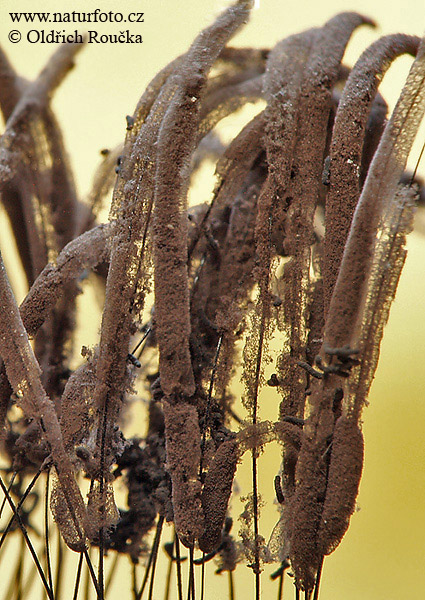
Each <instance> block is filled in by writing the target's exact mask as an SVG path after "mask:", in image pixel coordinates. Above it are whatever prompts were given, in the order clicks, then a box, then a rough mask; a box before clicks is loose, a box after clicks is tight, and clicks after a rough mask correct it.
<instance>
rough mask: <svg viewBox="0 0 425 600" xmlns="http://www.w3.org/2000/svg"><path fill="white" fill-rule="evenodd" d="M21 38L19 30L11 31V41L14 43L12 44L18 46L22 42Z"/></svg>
mask: <svg viewBox="0 0 425 600" xmlns="http://www.w3.org/2000/svg"><path fill="white" fill-rule="evenodd" d="M21 37H22V35H21V32H20V31H18V30H17V29H12V31H9V40H10V41H11V42H12V44H17V43H18V42H20V41H21Z"/></svg>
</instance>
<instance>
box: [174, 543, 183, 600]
mask: <svg viewBox="0 0 425 600" xmlns="http://www.w3.org/2000/svg"><path fill="white" fill-rule="evenodd" d="M175 540H176V562H177V569H176V570H177V592H178V599H179V600H183V585H182V561H181V558H180V540H179V536H178V535H177V533H175Z"/></svg>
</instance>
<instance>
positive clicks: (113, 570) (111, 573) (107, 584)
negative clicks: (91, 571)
mask: <svg viewBox="0 0 425 600" xmlns="http://www.w3.org/2000/svg"><path fill="white" fill-rule="evenodd" d="M118 558H119V553H118V552H115V555H114V559H113V561H112V565H111V568H110V569H109V573H108V577H107V578H106V582H105V597H106V596H107V595H108V591H109V588H110V587H111V584H112V580H113V578H114V575H115V573H116V572H117V565H118ZM133 566H134V571H135V567H136V565H134V563H133ZM133 578H134V577H133Z"/></svg>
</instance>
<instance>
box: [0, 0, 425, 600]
mask: <svg viewBox="0 0 425 600" xmlns="http://www.w3.org/2000/svg"><path fill="white" fill-rule="evenodd" d="M252 4H253V3H252V2H251V1H249V0H239V1H237V2H235V3H234V4H233V5H232V6H231V7H230V8H228V9H227V10H225V11H224V12H223V13H222V14H221V15H220V16H219V17H218V18H217V19H216V21H215V22H214V23H213V24H212V25H211V26H210V27H207V28H206V29H205V30H204V31H202V32H201V33H200V34H199V35H198V36H197V38H196V39H195V41H194V42H193V44H192V46H190V48H189V50H188V51H187V52H186V53H185V54H183V55H182V56H180V57H178V58H176V59H175V60H174V61H172V62H171V63H170V64H169V65H167V66H166V67H165V68H164V69H162V70H161V71H160V72H159V73H158V74H157V75H156V76H155V77H154V79H153V80H152V81H151V83H150V84H149V85H148V87H147V89H146V91H145V93H144V94H143V95H142V97H141V98H140V100H139V102H138V104H137V106H136V109H135V112H134V114H133V116H132V117H127V134H126V139H125V142H124V144H123V145H122V146H118V147H117V148H115V149H114V150H112V151H102V155H103V157H104V158H103V160H102V163H101V165H100V167H99V169H98V171H97V173H96V175H95V179H94V183H93V187H92V191H91V193H90V195H89V197H88V198H87V202H86V204H84V205H83V204H82V203H80V202H79V200H78V199H77V195H76V191H75V187H74V183H73V178H72V173H71V171H70V168H69V165H68V162H67V158H66V151H65V148H64V144H63V140H62V136H61V132H60V129H59V126H58V123H57V121H56V118H55V116H54V114H53V111H52V108H51V106H50V98H51V95H52V93H53V92H54V90H55V89H56V87H57V86H58V85H59V83H60V82H61V81H62V79H63V78H64V76H65V75H66V73H67V72H68V71H69V70H70V69H71V67H72V66H73V60H74V56H75V53H76V52H77V51H78V50H79V49H80V47H81V45H75V44H72V45H64V46H61V47H60V48H59V50H58V51H57V52H55V54H54V55H53V57H52V59H51V60H50V61H49V63H48V65H47V67H46V69H44V70H43V71H42V73H41V74H40V75H39V77H38V78H37V79H36V80H35V81H34V82H31V83H27V82H24V81H23V80H21V79H20V78H19V77H18V75H17V74H16V73H15V72H14V71H13V68H12V66H11V65H10V64H9V62H8V60H7V58H6V57H5V55H4V54H3V53H1V52H0V108H1V110H2V113H3V116H4V119H5V131H4V134H3V136H2V137H1V139H0V191H1V197H2V202H3V206H4V207H5V210H6V212H7V214H8V217H9V221H10V224H11V228H12V231H13V233H14V235H15V237H16V238H17V240H18V253H19V258H20V260H21V263H22V267H23V270H24V272H25V275H26V279H27V283H28V287H29V291H28V294H27V296H26V297H25V299H24V301H23V302H22V304H21V306H20V308H19V309H18V307H17V305H16V301H15V298H14V296H13V292H12V290H11V288H10V284H9V281H8V278H7V275H6V272H5V268H4V265H3V264H2V262H1V264H0V355H1V358H2V363H1V365H0V421H1V427H2V431H1V436H0V437H1V442H2V448H3V450H4V454H5V457H6V458H7V460H9V463H8V470H9V471H10V472H14V475H13V478H17V479H18V480H19V482H20V484H21V482H22V481H24V480H25V478H26V477H27V475H28V474H29V475H31V476H32V475H33V474H34V472H36V473H38V474H37V477H39V475H40V473H42V471H43V470H47V469H49V468H53V469H54V471H53V475H54V477H53V479H52V480H53V484H52V492H51V499H50V507H51V512H52V513H53V517H54V520H55V522H56V524H57V526H58V528H59V530H60V532H61V534H62V537H63V539H64V540H65V542H66V544H67V545H68V546H69V547H70V548H71V549H73V550H76V551H78V552H80V553H82V556H85V558H86V562H87V564H88V569H89V571H90V575H91V578H92V580H93V584H94V587H95V589H96V593H97V596H98V599H99V600H103V598H104V590H103V587H104V585H103V583H104V564H103V560H104V555H106V553H107V552H117V553H123V554H127V555H128V556H129V557H130V559H131V561H132V563H133V575H134V578H133V588H134V589H133V595H134V597H135V598H141V596H142V593H143V591H144V587H145V586H146V583H147V582H148V575H149V574H150V576H151V580H150V584H149V585H150V592H149V593H150V597H153V589H154V573H155V564H156V560H157V558H158V556H159V554H158V549H159V544H160V536H161V533H162V530H163V523H164V521H172V522H173V523H174V528H175V536H174V542H173V548H172V549H171V551H170V552H169V556H170V561H171V562H177V573H178V575H177V578H178V590H179V592H178V593H179V596H180V597H182V580H181V568H182V563H183V559H182V557H181V555H180V542H182V543H183V544H184V545H185V546H187V547H188V548H189V549H190V552H189V554H190V560H189V561H188V562H189V590H188V597H189V598H191V600H194V598H195V584H194V581H195V579H196V578H195V577H194V568H195V566H196V565H198V564H202V565H204V563H205V562H206V561H207V560H209V559H210V558H212V557H213V556H215V555H217V557H219V559H220V567H219V571H220V572H221V571H222V570H227V571H229V573H231V572H232V571H233V570H234V569H235V566H236V563H237V561H238V560H239V558H238V556H239V554H240V555H241V556H242V555H244V558H245V559H246V561H247V562H248V563H249V566H250V567H251V568H252V570H253V572H254V575H255V596H256V599H257V600H258V599H259V598H260V577H261V572H262V569H263V562H265V561H267V560H271V559H276V560H279V562H280V563H281V568H280V570H279V571H277V572H276V573H277V574H275V575H273V577H276V578H277V577H279V579H280V582H281V585H280V591H279V594H281V589H282V584H283V577H284V573H285V570H286V569H287V568H288V566H289V565H290V567H291V570H292V571H293V573H294V577H295V586H296V590H297V591H296V598H300V594H301V591H304V594H305V600H309V599H310V598H311V597H312V596H313V597H314V600H317V598H318V593H319V583H320V574H321V568H322V564H323V559H324V557H325V556H326V555H328V554H330V553H331V552H332V551H333V550H334V549H335V548H336V547H337V546H338V544H339V543H340V541H341V539H342V537H343V536H344V534H345V532H346V530H347V528H348V525H349V522H350V518H351V515H352V514H353V512H354V509H355V502H356V497H357V491H358V486H359V481H360V477H361V472H362V465H363V453H364V447H363V435H362V431H361V418H362V410H363V407H364V406H365V404H366V402H367V397H368V394H369V389H370V385H371V382H372V379H373V376H374V373H375V370H376V366H377V362H378V358H379V347H380V342H381V338H382V334H383V328H384V326H385V324H386V321H387V319H388V315H389V310H390V306H391V302H392V300H393V298H394V296H395V293H396V288H397V284H398V280H399V277H400V273H401V270H402V267H403V264H404V261H405V257H406V249H405V240H406V235H407V234H408V233H409V231H410V230H411V228H412V219H413V212H414V205H415V200H416V190H415V188H414V186H413V187H412V186H407V187H406V186H404V187H403V186H402V185H401V184H400V181H403V180H404V181H405V180H406V177H407V175H406V173H405V172H404V170H405V166H406V160H407V156H408V153H409V151H410V149H411V146H412V143H413V139H414V136H415V135H416V132H417V129H418V127H419V123H420V120H421V119H422V116H423V113H424V111H425V91H424V90H425V48H424V44H423V42H421V41H420V40H419V39H418V38H416V37H413V36H408V35H401V34H397V35H390V36H386V37H384V38H382V39H380V40H378V41H377V42H375V43H374V44H372V45H371V46H370V47H369V48H368V49H367V50H366V51H365V52H364V53H363V54H362V56H361V57H360V58H359V60H358V61H357V63H356V64H355V65H354V67H353V68H352V69H348V68H347V67H345V66H344V65H342V64H341V61H342V57H343V55H344V52H345V48H346V46H347V44H348V42H349V39H350V37H351V35H352V33H353V31H354V30H355V29H356V28H357V27H359V26H360V25H364V24H366V25H373V23H372V22H371V21H370V20H369V19H367V18H365V17H362V16H361V15H359V14H357V13H353V12H350V13H343V14H341V15H338V16H336V17H335V18H333V19H331V20H330V21H328V22H327V23H326V24H325V25H324V26H323V27H321V28H315V29H310V30H308V31H305V32H303V33H300V34H297V35H292V36H291V37H289V38H287V39H285V40H282V41H281V42H279V43H278V44H277V45H276V46H275V48H273V49H271V50H269V49H260V50H255V49H251V48H244V49H240V48H229V47H226V44H227V43H228V41H229V39H230V38H231V37H232V36H233V34H234V33H236V32H237V31H238V29H239V28H240V27H241V26H242V24H243V23H244V22H245V21H246V20H247V19H248V17H249V13H250V9H251V7H252ZM405 53H408V54H411V55H413V56H416V58H415V61H414V63H413V66H412V69H411V72H410V74H409V76H408V79H407V82H406V85H405V86H404V88H403V90H402V91H401V95H400V99H399V102H398V104H397V106H396V108H395V110H394V112H393V115H392V116H391V118H390V120H389V121H388V122H387V120H386V113H387V105H386V103H385V101H384V100H383V98H382V97H381V96H380V94H379V92H378V87H379V83H380V81H381V80H382V78H383V76H384V75H385V73H386V71H387V69H388V67H389V66H390V65H391V63H392V62H393V61H394V60H395V59H396V58H397V57H398V56H400V55H401V54H405ZM246 104H252V105H254V108H255V109H256V110H257V113H256V115H255V116H254V117H253V118H252V119H251V120H250V121H249V122H248V123H246V124H245V125H244V126H243V127H242V129H241V131H240V132H239V133H238V134H237V135H236V136H235V137H234V139H232V140H231V141H230V143H229V144H228V145H227V146H226V145H225V144H224V142H223V141H222V140H221V138H220V129H219V128H217V127H216V126H217V125H218V124H219V122H220V121H221V120H222V119H224V118H226V117H228V116H229V115H230V114H232V113H235V112H237V111H238V110H239V109H240V108H241V107H243V106H245V105H246ZM253 114H254V113H253ZM205 161H215V163H216V164H215V171H216V173H215V174H216V183H215V186H212V187H213V191H212V197H211V201H210V203H207V202H206V201H205V198H203V199H202V200H201V201H200V203H199V204H198V205H196V206H191V207H189V206H188V190H189V188H190V185H191V183H192V181H193V180H194V179H195V178H196V177H197V176H198V174H199V173H200V172H201V168H202V167H203V166H204V165H205ZM191 178H192V179H191ZM112 187H113V188H114V189H113V195H112V200H111V210H110V223H108V224H103V225H98V224H97V218H98V215H99V213H100V208H101V207H102V206H103V203H104V202H106V200H107V199H108V196H109V194H110V191H111V189H112ZM384 266H385V268H384ZM96 269H98V271H99V277H98V279H97V283H96V285H97V286H99V285H100V286H101V288H102V290H101V291H102V295H103V294H104V310H103V314H102V324H101V332H100V340H99V345H98V346H97V347H95V348H94V349H88V348H86V347H84V348H83V350H82V354H83V356H84V358H85V360H84V361H83V362H82V363H80V364H79V365H78V366H77V367H76V368H75V369H74V370H73V371H72V372H71V370H70V369H69V365H70V364H72V363H71V362H70V360H69V359H70V357H71V356H72V351H73V349H72V340H73V334H74V331H75V318H74V316H75V307H76V297H77V294H78V293H79V292H80V291H81V289H83V288H84V287H85V286H86V285H88V286H89V285H92V284H93V282H92V281H91V278H88V279H87V280H86V281H84V283H83V280H84V279H86V271H88V270H96ZM106 272H107V276H106ZM152 288H153V291H154V301H153V305H152V306H147V307H146V306H145V298H146V296H147V294H148V293H149V292H150V291H151V289H152ZM147 312H149V315H148V316H146V313H147ZM277 333H279V334H280V337H279V340H280V342H281V346H280V347H279V350H278V351H276V356H277V358H276V360H275V364H274V365H273V370H272V374H271V376H270V375H267V377H266V376H265V374H266V373H267V372H268V371H267V370H266V369H268V366H267V367H266V365H270V363H271V361H272V356H273V355H272V352H273V347H272V345H271V344H270V340H271V339H272V337H274V336H275V335H276V334H277ZM133 336H134V337H135V340H134V342H133V343H134V345H133V349H132V346H131V345H130V343H131V342H132V337H133ZM31 338H33V339H34V351H33V349H32V346H31V344H30V339H31ZM241 348H244V349H243V350H241ZM240 365H242V375H241V379H242V380H243V382H244V384H245V394H244V398H243V400H244V402H243V403H244V406H245V409H246V412H247V415H246V414H244V415H242V418H239V417H238V415H237V414H235V412H234V411H233V408H232V402H233V395H232V391H231V390H232V381H233V378H234V376H235V373H236V372H237V371H236V368H237V367H239V366H240ZM270 366H271V365H270ZM266 378H267V379H268V380H267V385H268V386H270V387H274V388H275V389H276V390H277V391H278V392H279V393H280V396H281V402H280V405H279V408H278V410H277V413H278V414H277V416H276V422H274V423H273V422H269V421H262V420H261V402H262V400H263V397H264V396H265V394H266V386H265V379H266ZM133 384H135V385H134V386H133ZM140 385H143V386H144V389H145V391H147V390H148V389H149V390H150V391H149V392H147V393H148V394H149V393H150V400H149V409H148V410H149V415H148V419H147V420H148V428H147V433H146V434H145V435H144V436H143V437H135V438H132V439H126V438H125V419H124V418H123V414H125V412H126V411H125V409H126V407H127V405H128V396H129V394H132V393H137V394H138V390H139V389H140ZM133 388H134V389H133ZM135 390H137V391H135ZM15 404H17V405H18V407H19V408H20V409H21V412H20V411H17V410H15V407H14V405H15ZM243 418H246V419H247V421H246V422H244V421H243ZM235 420H236V421H238V422H239V430H238V428H235V427H232V423H233V422H234V421H235ZM272 441H277V442H279V443H280V444H281V446H282V451H283V458H282V465H281V470H280V474H279V476H277V477H276V478H275V491H276V497H277V499H278V502H279V511H280V518H279V520H278V523H277V525H276V527H275V529H274V532H273V534H272V539H271V542H270V544H269V545H267V544H266V542H265V540H264V538H263V537H262V535H261V533H262V532H261V527H260V511H259V507H260V505H261V501H260V497H259V494H258V481H259V477H260V476H261V473H260V471H259V463H258V461H257V459H258V455H259V453H260V451H261V449H262V446H264V445H265V444H267V443H269V442H272ZM245 452H250V454H251V466H252V494H251V495H250V496H249V497H248V498H247V504H246V509H245V511H244V513H243V515H241V517H242V521H243V525H242V527H241V531H240V536H241V538H242V544H240V549H239V546H238V545H237V544H236V542H235V541H234V539H233V537H232V532H231V528H232V526H231V523H232V519H231V518H230V516H229V514H228V504H229V500H230V498H231V497H232V491H233V482H234V476H235V472H236V469H237V464H238V462H239V461H240V459H241V457H242V455H243V454H244V453H245ZM277 470H278V465H276V471H277ZM78 472H82V473H84V475H85V476H86V477H87V478H88V479H90V488H89V492H88V500H87V503H84V501H83V498H82V495H81V491H80V489H79V485H78V484H77V478H76V475H77V474H78ZM13 478H12V480H11V481H10V482H9V485H10V490H12V492H13V493H15V492H14V489H15V488H14V487H13V485H12V484H13ZM115 480H118V481H120V482H121V483H123V484H124V486H125V487H126V488H127V492H128V494H127V508H126V509H122V508H120V511H119V512H118V511H117V508H116V506H115V500H114V485H115ZM270 480H271V479H270ZM1 483H3V481H1ZM31 485H33V484H32V483H31ZM31 485H30V487H28V488H27V490H26V492H25V493H24V495H23V496H22V497H20V498H19V500H18V505H17V506H18V507H19V510H21V509H22V506H20V504H19V503H21V502H22V504H23V502H24V499H25V497H24V496H25V494H29V493H30V491H31ZM34 485H35V484H34ZM48 485H49V484H48ZM2 489H6V487H4V488H3V485H2ZM12 492H11V493H12ZM8 493H9V492H8ZM9 496H10V494H9ZM22 498H23V499H22ZM7 500H8V503H9V505H11V506H13V502H12V501H11V498H10V497H8V498H7ZM46 506H47V504H46ZM46 513H47V509H46ZM24 514H25V518H26V517H27V515H26V513H22V515H24ZM15 518H16V517H15ZM12 522H13V521H12ZM20 523H21V525H22V527H21V530H22V531H24V526H23V517H22V518H21V521H20ZM155 523H156V534H155V539H154V541H153V543H152V550H151V555H150V558H149V560H148V567H147V570H146V574H145V578H144V583H143V584H142V587H141V589H140V590H138V589H137V577H136V565H137V563H138V561H139V558H140V556H141V555H142V554H143V552H144V551H145V549H146V547H147V546H148V545H149V544H150V542H149V541H148V539H149V538H148V537H147V536H148V534H149V532H150V530H151V529H152V528H154V527H155ZM46 529H47V526H46ZM1 539H2V540H3V538H1ZM1 544H2V541H0V547H1ZM88 544H90V545H97V546H98V547H99V562H98V564H99V571H98V578H96V576H95V574H94V570H93V566H92V565H91V562H90V558H89V555H88V550H87V546H88ZM197 548H199V549H200V550H201V551H202V553H203V557H202V559H200V558H198V557H196V558H194V551H195V549H197ZM58 562H60V561H58ZM81 564H82V563H81V562H80V566H79V574H78V578H77V580H78V582H79V578H80V575H81ZM170 564H171V563H170ZM18 566H19V565H18ZM39 567H40V565H39ZM203 568H204V566H203ZM40 569H41V567H40V568H39V571H40ZM170 572H171V566H170ZM43 577H44V575H43ZM49 577H50V579H52V578H51V575H50V576H49ZM44 579H45V582H46V581H47V580H46V578H44ZM229 582H230V583H229V587H230V589H231V590H232V591H231V595H232V594H233V583H232V578H231V575H229ZM46 585H47V584H46V583H45V587H46ZM78 585H79V583H78V584H76V588H75V593H74V596H75V597H77V595H78ZM47 587H48V586H47ZM167 589H168V590H169V583H167ZM167 593H168V592H167ZM232 600H233V596H232Z"/></svg>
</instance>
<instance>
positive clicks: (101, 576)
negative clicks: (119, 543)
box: [97, 477, 104, 600]
mask: <svg viewBox="0 0 425 600" xmlns="http://www.w3.org/2000/svg"><path fill="white" fill-rule="evenodd" d="M101 479H102V480H103V477H101ZM100 487H101V488H102V487H103V486H102V484H101V486H100ZM101 495H102V489H101ZM102 506H103V503H102ZM103 537H104V528H103V527H101V528H100V530H99V567H98V575H97V580H98V583H99V593H100V595H99V600H103V599H104V581H103V580H104V564H103V546H104V540H103Z"/></svg>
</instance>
